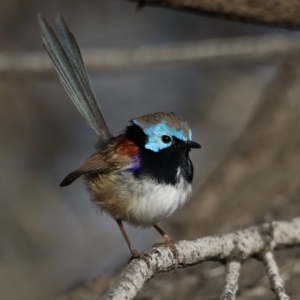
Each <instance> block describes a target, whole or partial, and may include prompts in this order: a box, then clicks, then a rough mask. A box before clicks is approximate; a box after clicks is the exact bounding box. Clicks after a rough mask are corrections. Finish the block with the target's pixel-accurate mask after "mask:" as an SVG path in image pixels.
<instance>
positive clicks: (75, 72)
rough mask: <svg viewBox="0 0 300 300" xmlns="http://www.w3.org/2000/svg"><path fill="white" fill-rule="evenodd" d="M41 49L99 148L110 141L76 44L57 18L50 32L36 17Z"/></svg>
mask: <svg viewBox="0 0 300 300" xmlns="http://www.w3.org/2000/svg"><path fill="white" fill-rule="evenodd" d="M38 23H39V26H40V29H41V35H42V40H43V44H44V47H45V49H46V51H47V52H48V54H49V56H50V58H51V60H52V62H53V63H54V66H55V68H56V71H57V73H58V74H59V77H60V80H61V82H62V84H63V86H64V87H65V89H66V90H67V92H68V94H69V96H70V98H71V99H72V101H73V103H74V104H75V106H76V107H77V109H78V110H79V112H80V113H81V114H82V116H83V117H84V118H85V120H86V121H87V123H88V125H89V126H90V127H91V128H92V129H93V130H94V132H95V133H96V135H97V137H98V139H99V142H100V144H101V143H102V142H105V141H107V140H108V139H109V138H111V137H112V134H111V132H110V131H109V128H108V126H107V124H106V122H105V120H104V117H103V115H102V113H101V109H100V106H99V104H98V103H97V99H96V96H95V93H94V90H93V88H92V85H91V82H90V79H89V76H88V74H87V71H86V68H85V66H84V63H83V59H82V56H81V53H80V50H79V47H78V44H77V42H76V40H75V38H74V36H73V34H72V33H71V32H70V31H69V29H68V27H67V25H66V23H65V22H64V20H63V19H62V17H61V16H60V15H59V14H58V15H57V17H56V19H55V22H54V28H55V30H53V29H52V27H51V26H50V25H49V24H48V23H47V21H46V20H45V19H44V18H43V17H42V16H41V15H40V14H39V15H38Z"/></svg>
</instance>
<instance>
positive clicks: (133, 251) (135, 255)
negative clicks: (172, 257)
mask: <svg viewBox="0 0 300 300" xmlns="http://www.w3.org/2000/svg"><path fill="white" fill-rule="evenodd" d="M130 252H131V257H130V258H129V260H128V263H130V262H131V261H132V260H133V259H142V260H143V261H144V262H145V263H146V264H147V266H148V268H150V258H151V255H150V254H149V253H144V252H139V251H137V250H136V249H135V248H133V247H132V248H130Z"/></svg>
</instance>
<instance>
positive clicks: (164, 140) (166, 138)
mask: <svg viewBox="0 0 300 300" xmlns="http://www.w3.org/2000/svg"><path fill="white" fill-rule="evenodd" d="M161 140H162V141H163V143H165V144H168V143H170V142H171V138H170V137H169V136H168V135H163V136H162V137H161Z"/></svg>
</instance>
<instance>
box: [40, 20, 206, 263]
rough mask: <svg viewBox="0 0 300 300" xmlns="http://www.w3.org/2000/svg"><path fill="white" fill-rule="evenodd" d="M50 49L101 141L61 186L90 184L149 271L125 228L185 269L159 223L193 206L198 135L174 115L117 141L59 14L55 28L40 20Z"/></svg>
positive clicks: (149, 121)
mask: <svg viewBox="0 0 300 300" xmlns="http://www.w3.org/2000/svg"><path fill="white" fill-rule="evenodd" d="M38 23H39V27H40V31H41V37H42V42H43V45H44V48H45V49H46V51H47V52H48V55H49V56H50V58H51V60H52V62H53V64H54V66H55V69H56V71H57V73H58V75H59V78H60V80H61V82H62V84H63V86H64V87H65V89H66V91H67V93H68V94H69V96H70V98H71V100H72V101H73V103H74V104H75V106H76V107H77V109H78V110H79V112H80V113H81V114H82V116H83V117H84V119H85V120H86V122H87V124H88V125H89V126H90V127H91V128H92V129H93V131H94V132H95V134H96V137H97V142H96V145H95V150H96V152H95V153H94V154H93V155H92V156H90V157H89V158H87V159H86V160H85V161H84V162H83V163H81V164H80V165H79V166H78V167H77V168H76V169H75V170H74V171H72V172H71V173H69V174H68V175H67V176H66V177H65V178H64V179H63V181H62V182H61V184H60V186H62V187H64V186H68V185H70V184H71V183H73V182H74V181H75V180H76V179H78V178H79V177H83V178H84V181H85V184H86V187H87V190H88V191H89V194H90V197H91V200H92V201H93V202H94V203H95V204H96V205H97V206H99V207H100V209H101V210H102V211H103V212H105V213H107V214H108V215H109V216H111V217H112V218H113V219H114V220H115V221H116V222H117V224H118V226H119V228H120V230H121V233H122V235H123V237H124V239H125V241H126V243H127V246H128V248H129V250H130V253H131V259H137V258H140V259H143V260H145V261H146V263H147V264H148V266H149V254H147V253H146V252H145V253H143V252H139V251H138V250H136V248H134V246H133V245H132V243H131V242H130V239H129V237H128V235H127V233H126V231H125V228H124V226H123V222H127V223H128V224H131V225H133V226H140V227H151V226H153V227H154V228H155V229H156V230H157V231H158V232H159V234H160V235H161V236H162V237H163V239H164V240H165V242H164V243H160V244H156V245H155V246H166V247H168V248H169V249H170V250H171V251H172V253H173V256H174V259H175V264H176V266H177V265H178V252H177V249H176V246H175V243H174V241H173V240H172V239H171V238H170V237H169V235H167V234H166V233H165V232H164V231H163V230H162V229H161V228H160V227H159V226H158V223H159V222H160V221H162V220H164V219H166V218H167V217H169V216H170V215H171V214H172V213H173V212H175V211H176V210H177V209H179V208H181V207H182V206H183V204H184V203H185V202H186V201H187V200H188V199H189V198H190V195H191V191H192V180H193V173H194V170H193V164H192V162H191V160H190V158H189V152H190V150H191V149H192V148H201V146H200V144H198V143H196V142H194V141H192V131H191V129H190V128H189V125H188V123H187V121H186V120H185V119H183V118H182V117H180V116H178V115H176V114H175V113H173V112H157V113H151V114H147V115H144V116H141V117H137V118H133V119H131V120H130V122H129V125H128V126H127V127H126V128H125V130H124V131H123V132H122V133H121V134H119V135H117V136H114V135H113V134H112V133H111V131H110V130H109V128H108V126H107V124H106V122H105V119H104V117H103V114H102V111H101V109H100V105H99V104H98V101H97V99H96V96H95V92H94V90H93V88H92V85H91V82H90V79H89V76H88V73H87V71H86V68H85V65H84V62H83V59H82V55H81V52H80V49H79V46H78V44H77V41H76V39H75V37H74V35H73V34H72V33H71V31H70V30H69V28H68V27H67V25H66V22H65V21H64V19H63V18H62V17H61V16H60V14H57V16H56V18H55V20H54V26H53V27H51V26H50V25H49V23H48V22H47V21H46V20H45V19H44V17H43V16H42V15H41V14H38Z"/></svg>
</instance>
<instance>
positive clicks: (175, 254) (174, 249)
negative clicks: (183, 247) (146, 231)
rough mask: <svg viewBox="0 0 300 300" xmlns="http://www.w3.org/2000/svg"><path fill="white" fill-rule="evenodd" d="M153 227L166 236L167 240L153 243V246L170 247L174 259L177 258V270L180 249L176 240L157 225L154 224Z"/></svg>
mask: <svg viewBox="0 0 300 300" xmlns="http://www.w3.org/2000/svg"><path fill="white" fill-rule="evenodd" d="M153 227H154V228H155V229H156V230H157V231H158V232H159V234H160V235H161V236H162V237H163V238H164V240H165V242H164V243H155V244H154V245H153V247H161V246H162V247H168V248H169V249H170V250H171V251H172V253H173V255H174V259H175V271H176V270H177V267H178V251H177V249H176V247H175V244H174V242H173V241H172V239H171V238H170V237H169V236H168V235H167V234H166V233H165V232H164V231H163V230H162V229H161V228H160V227H159V226H157V225H153Z"/></svg>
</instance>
